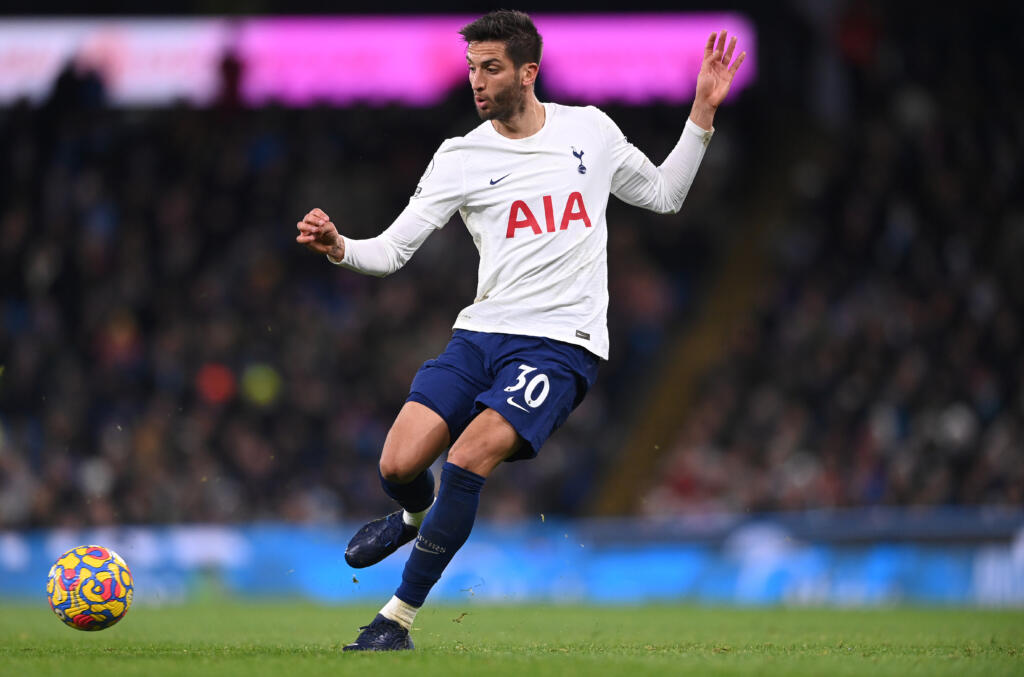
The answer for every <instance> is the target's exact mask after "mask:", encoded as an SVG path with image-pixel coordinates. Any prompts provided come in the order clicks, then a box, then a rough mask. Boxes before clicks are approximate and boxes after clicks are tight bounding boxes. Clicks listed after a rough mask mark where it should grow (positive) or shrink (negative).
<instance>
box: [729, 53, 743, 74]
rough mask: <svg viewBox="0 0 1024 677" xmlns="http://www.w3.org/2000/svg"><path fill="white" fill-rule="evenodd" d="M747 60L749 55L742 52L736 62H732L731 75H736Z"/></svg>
mask: <svg viewBox="0 0 1024 677" xmlns="http://www.w3.org/2000/svg"><path fill="white" fill-rule="evenodd" d="M746 58H747V53H746V52H740V55H739V56H738V57H736V60H735V61H733V62H732V65H731V66H729V72H730V73H731V74H733V75H735V74H736V71H737V70H739V68H740V64H741V63H743V60H744V59H746Z"/></svg>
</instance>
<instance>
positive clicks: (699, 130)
mask: <svg viewBox="0 0 1024 677" xmlns="http://www.w3.org/2000/svg"><path fill="white" fill-rule="evenodd" d="M684 131H687V132H690V133H691V134H694V135H696V136H697V137H699V138H700V141H701V143H703V144H704V145H705V146H706V145H708V144H709V143H711V137H712V136H714V134H715V128H714V127H712V128H711V131H710V132H709V131H708V130H706V129H704V128H703V127H701V126H700V125H698V124H697V123H696V122H694V121H693V120H691V119H690V118H686V127H685V128H684Z"/></svg>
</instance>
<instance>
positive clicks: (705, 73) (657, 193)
mask: <svg viewBox="0 0 1024 677" xmlns="http://www.w3.org/2000/svg"><path fill="white" fill-rule="evenodd" d="M726 40H727V31H721V32H720V33H718V32H716V33H712V34H711V36H710V37H709V38H708V41H707V44H706V45H705V47H704V59H703V60H702V61H701V67H700V72H699V73H698V74H697V91H696V93H695V95H694V100H693V106H692V108H691V109H690V117H689V119H688V120H687V121H686V126H685V128H684V129H683V133H682V135H681V136H680V137H679V141H678V143H676V145H675V148H673V149H672V152H670V153H669V154H668V157H667V158H665V161H664V162H663V163H661V165H660V166H658V167H655V166H654V164H653V163H652V162H651V161H650V160H649V159H648V158H647V156H646V155H644V154H643V153H642V152H641V151H640V150H638V149H637V148H636V147H635V146H633V145H632V144H629V143H627V142H626V141H625V137H622V136H621V134H622V133H621V132H618V128H615V129H616V131H617V132H618V135H619V142H618V144H617V149H618V151H619V155H620V162H619V164H618V168H617V170H616V172H615V175H614V176H613V179H612V193H613V194H614V195H615V196H616V197H618V198H619V199H621V200H623V201H624V202H627V203H629V204H632V205H636V206H638V207H644V208H646V209H650V210H653V211H656V212H659V213H670V212H671V213H675V212H678V211H679V210H680V209H681V208H682V206H683V202H684V201H685V200H686V195H687V193H689V192H690V186H691V185H692V184H693V179H694V177H695V176H696V175H697V169H698V168H699V167H700V163H701V160H703V159H704V151H705V149H706V148H707V146H708V144H709V143H710V142H711V136H712V134H714V127H713V123H714V119H715V111H717V110H718V107H719V106H720V105H721V103H722V101H724V100H725V97H726V95H727V94H728V93H729V87H730V86H731V85H732V80H733V77H734V76H735V75H736V71H737V70H738V69H739V67H740V64H742V63H743V60H744V59H745V58H746V56H747V53H746V52H740V54H739V56H737V57H736V59H735V60H733V53H734V51H735V48H736V38H733V39H732V40H731V41H729V43H728V49H726ZM612 124H614V123H612Z"/></svg>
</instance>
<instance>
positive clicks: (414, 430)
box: [380, 402, 449, 483]
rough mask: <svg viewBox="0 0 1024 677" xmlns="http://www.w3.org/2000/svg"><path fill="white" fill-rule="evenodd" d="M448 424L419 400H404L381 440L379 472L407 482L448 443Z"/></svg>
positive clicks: (423, 468)
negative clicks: (384, 437)
mask: <svg viewBox="0 0 1024 677" xmlns="http://www.w3.org/2000/svg"><path fill="white" fill-rule="evenodd" d="M448 442H449V439H448V424H447V423H445V421H444V419H443V418H441V416H439V415H438V414H437V413H436V412H435V411H433V410H432V409H430V408H429V407H427V406H425V405H422V404H420V403H419V402H406V403H405V405H404V406H403V407H402V409H401V411H399V412H398V416H397V417H396V418H395V422H394V423H393V424H392V426H391V430H389V431H388V436H387V438H386V439H385V440H384V449H383V451H381V455H380V474H381V475H383V476H384V478H385V479H387V480H389V481H391V482H399V483H403V482H410V481H412V479H413V478H415V477H416V476H417V475H419V474H420V473H421V472H423V471H424V470H426V469H427V468H429V467H430V464H431V463H433V462H434V461H435V460H437V457H438V456H440V455H441V452H443V451H444V450H445V448H447V446H448Z"/></svg>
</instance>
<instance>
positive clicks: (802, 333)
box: [643, 3, 1024, 514]
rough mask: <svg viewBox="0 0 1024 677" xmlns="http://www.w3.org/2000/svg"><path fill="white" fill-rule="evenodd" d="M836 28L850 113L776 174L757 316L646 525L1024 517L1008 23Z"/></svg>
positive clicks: (676, 450)
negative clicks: (995, 508)
mask: <svg viewBox="0 0 1024 677" xmlns="http://www.w3.org/2000/svg"><path fill="white" fill-rule="evenodd" d="M1018 14H1019V12H1018ZM833 18H834V19H835V22H834V23H830V24H827V26H826V29H827V30H828V31H829V32H830V34H832V35H835V36H838V38H839V39H837V40H836V41H835V42H834V44H835V45H836V46H837V49H838V51H837V53H836V56H837V58H838V60H837V61H836V64H835V68H836V70H835V71H834V72H833V73H832V74H831V75H832V77H831V81H830V82H831V88H830V90H829V92H830V96H832V97H838V98H839V99H840V100H841V101H843V102H845V103H846V106H847V108H845V109H844V110H837V109H835V108H834V107H831V108H830V107H828V106H822V107H820V108H819V109H818V110H819V112H820V114H821V117H820V118H819V119H818V121H817V122H818V128H819V129H822V130H824V131H822V132H820V134H819V135H818V136H815V133H814V130H813V129H809V130H808V135H809V138H807V139H806V140H805V143H804V145H803V147H802V148H801V149H800V150H799V152H798V153H797V158H798V159H797V161H796V162H795V163H794V166H793V167H791V168H789V170H788V171H787V172H786V173H785V175H784V176H783V179H784V180H785V183H783V184H782V190H784V192H785V193H786V194H787V195H789V196H791V201H790V202H791V204H790V205H789V207H788V208H787V210H786V214H785V226H784V227H783V228H782V229H781V232H778V233H774V234H773V237H772V238H771V248H772V252H771V259H772V262H773V265H772V272H771V274H770V276H769V280H768V282H767V283H766V285H765V287H764V292H763V294H762V296H761V300H760V303H759V305H758V308H757V309H756V314H755V316H754V317H752V318H751V319H750V321H749V322H748V323H747V325H746V326H745V328H744V330H743V331H742V332H740V333H739V334H738V335H737V336H736V337H735V340H734V342H733V343H732V345H730V346H729V348H728V350H727V356H726V358H725V359H724V360H723V361H722V362H721V363H720V364H717V365H715V366H714V367H713V368H712V369H710V371H709V372H708V373H707V374H706V377H705V378H704V381H703V384H702V387H701V390H700V395H699V398H698V402H697V405H696V406H695V408H694V410H693V411H692V412H690V413H689V415H688V417H687V419H686V423H685V425H684V426H683V429H682V430H681V432H680V433H679V435H678V438H677V439H676V440H675V442H674V444H673V445H672V447H671V449H670V451H669V452H668V453H667V454H666V455H665V457H664V459H663V465H662V468H661V474H660V476H659V478H657V479H656V480H655V481H654V482H653V483H652V485H651V486H650V488H649V490H648V492H647V494H646V498H645V500H644V502H643V503H644V509H645V511H647V512H649V513H652V514H666V513H669V514H671V513H686V512H695V511H712V512H713V511H760V510H780V509H782V510H788V509H803V508H821V507H824V508H828V507H835V506H855V505H876V504H886V505H958V504H1004V505H1016V506H1019V505H1021V504H1024V263H1022V262H1024V190H1022V186H1024V171H1022V162H1021V158H1022V157H1024V116H1022V115H1021V113H1020V111H1021V109H1022V106H1024V90H1022V89H1021V87H1020V86H1019V85H1015V84H1014V82H1017V77H1018V76H1017V74H1016V73H1015V72H1014V70H1013V68H1012V67H1011V65H1010V64H1011V60H1010V59H1006V58H1004V56H1005V54H1006V51H1007V47H1008V46H1009V45H1010V44H1012V40H1009V41H1007V39H1008V38H1010V33H1011V32H1012V31H1013V30H1014V29H1013V26H1014V24H1016V27H1017V29H1018V30H1019V27H1020V25H1021V24H1020V23H1019V22H1014V21H1012V20H1009V19H1011V18H1012V17H1011V16H1007V17H1003V20H1002V21H1000V20H998V19H999V17H995V16H988V15H986V14H985V13H981V14H974V13H971V12H967V13H966V14H964V15H961V14H960V13H959V12H957V14H956V16H954V15H953V13H952V12H946V13H942V12H939V13H938V14H934V13H932V12H929V13H928V15H927V16H925V17H921V16H919V15H918V14H917V13H916V12H912V11H909V10H906V11H905V16H904V15H902V14H901V12H900V11H897V10H891V9H890V10H889V11H887V12H885V13H883V12H881V11H880V9H879V8H878V7H873V6H871V5H869V4H868V3H850V9H849V11H847V12H845V13H840V14H838V15H836V16H835V17H833ZM1018 18H1019V17H1018ZM954 44H955V45H956V47H955V48H953V47H952V45H954ZM837 81H838V82H839V83H840V84H842V88H837V87H836V82H837Z"/></svg>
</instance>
